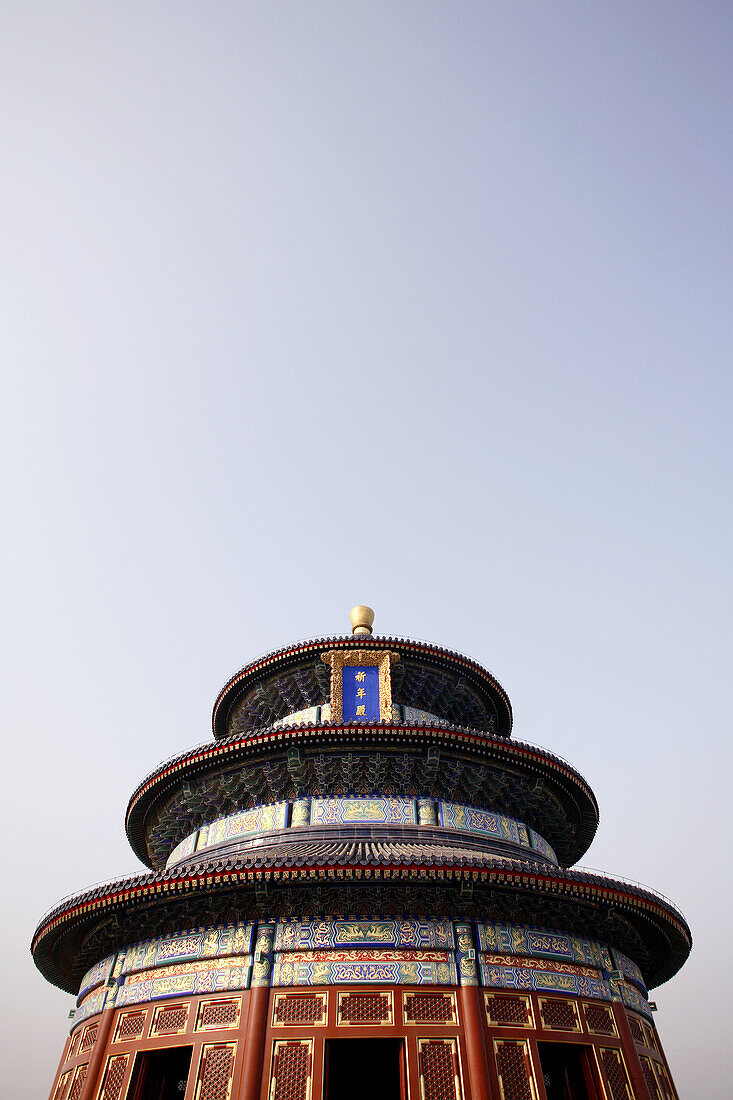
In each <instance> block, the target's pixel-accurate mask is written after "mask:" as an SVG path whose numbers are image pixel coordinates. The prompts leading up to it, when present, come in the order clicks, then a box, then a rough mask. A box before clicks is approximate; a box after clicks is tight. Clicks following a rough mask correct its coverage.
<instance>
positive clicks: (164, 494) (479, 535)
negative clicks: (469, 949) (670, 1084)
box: [0, 0, 733, 1100]
mask: <svg viewBox="0 0 733 1100" xmlns="http://www.w3.org/2000/svg"><path fill="white" fill-rule="evenodd" d="M732 29H733V13H732V11H731V7H730V5H729V4H726V3H723V2H720V3H717V2H713V0H703V2H700V0H697V2H694V3H693V2H690V3H681V2H674V0H673V2H665V3H661V2H650V3H639V2H638V0H633V2H631V0H630V2H616V3H603V2H598V3H593V4H588V3H580V2H574V3H571V2H568V3H565V2H554V3H547V2H539V0H537V2H533V3H530V2H513V3H509V2H506V3H499V2H495V0H493V2H486V0H484V2H481V3H469V2H461V3H458V4H451V3H445V2H441V3H435V2H430V0H420V2H410V0H398V2H395V0H389V2H379V0H373V2H369V3H363V2H356V0H352V2H351V3H347V4H344V3H340V2H332V3H310V2H290V3H286V2H278V0H273V2H268V3H230V2H227V3H221V2H216V0H214V2H209V3H206V4H203V3H186V2H184V3H181V2H176V3H155V2H153V3H149V2H146V3H135V2H132V3H125V4H109V3H103V2H100V3H96V4H89V3H68V4H63V5H60V4H51V3H46V4H39V3H34V2H31V0H23V2H11V0H5V2H4V3H2V4H1V5H0V127H1V132H2V135H3V141H2V148H3V153H2V161H3V166H2V173H1V181H2V182H1V184H0V202H1V203H2V208H1V209H2V217H1V218H0V256H1V257H2V259H1V261H0V303H1V304H0V310H1V313H2V330H1V334H0V340H1V347H2V364H3V367H2V370H3V381H4V385H3V399H2V403H1V405H2V407H1V408H0V417H1V418H2V449H3V452H2V465H3V470H4V489H3V497H4V500H3V504H2V513H3V520H4V522H3V529H4V535H3V539H2V557H3V565H2V579H3V583H4V589H5V591H4V595H3V620H4V625H5V631H4V632H3V633H4V638H3V643H2V645H3V648H2V654H1V655H0V667H1V668H2V674H3V680H4V681H5V683H4V687H3V691H2V731H3V738H4V746H5V747H4V758H5V761H6V767H5V769H4V771H3V776H2V783H3V791H2V803H1V804H2V810H3V821H4V829H3V831H4V835H5V837H6V842H5V850H4V867H5V873H4V875H3V881H4V884H5V903H4V906H3V912H2V919H3V924H4V930H3V933H2V935H3V946H4V956H5V957H4V996H3V997H2V999H1V1004H2V1011H3V1013H4V1014H6V1016H7V1019H6V1021H5V1022H4V1023H2V1025H0V1038H1V1039H2V1042H3V1044H4V1045H5V1050H4V1051H3V1054H2V1058H3V1092H4V1095H5V1096H7V1097H8V1100H10V1098H11V1097H12V1098H16V1097H17V1098H18V1100H25V1098H26V1097H31V1096H43V1095H44V1093H45V1092H46V1091H47V1090H48V1089H49V1088H50V1084H51V1079H52V1075H53V1072H54V1069H55V1066H56V1063H57V1060H58V1057H59V1054H60V1052H61V1047H62V1041H63V1037H64V1034H65V1028H66V1026H67V1020H66V1014H67V1011H68V1009H69V1007H70V1006H71V998H70V997H68V996H66V995H65V994H62V993H60V992H59V991H57V990H55V989H53V988H51V987H49V986H47V985H46V983H45V982H44V980H43V979H42V978H41V977H40V975H38V974H37V972H36V971H35V969H34V968H33V966H32V963H31V961H30V957H29V955H28V943H29V940H30V937H31V934H32V931H33V928H34V927H35V924H36V921H37V920H38V919H39V917H40V916H41V914H42V913H43V912H44V910H45V909H46V908H47V907H49V906H50V905H51V904H53V903H54V902H55V901H57V900H58V899H59V898H60V897H61V896H63V895H65V894H67V893H70V892H72V891H75V890H77V889H81V888H83V887H85V886H87V885H89V884H90V883H92V882H95V881H97V880H100V879H105V878H108V877H112V876H114V875H115V874H118V873H122V872H128V871H133V870H134V869H136V866H137V865H136V860H135V858H134V857H133V856H132V853H131V852H130V850H129V848H128V846H127V843H126V841H125V838H124V832H123V824H122V823H123V814H124V809H125V806H126V803H127V799H128V797H129V794H130V793H131V791H132V790H133V788H134V787H135V785H136V784H137V782H138V781H139V779H141V778H142V776H143V775H144V774H146V773H147V772H148V771H149V770H150V769H151V768H152V767H153V766H154V765H155V764H156V763H157V762H158V761H160V760H162V759H164V758H166V757H167V756H169V755H172V754H174V753H176V752H177V751H179V750H181V749H182V748H184V747H186V746H189V745H192V744H195V743H198V742H201V741H203V740H205V739H206V738H207V737H208V736H209V731H210V724H209V723H210V711H211V706H212V703H213V700H214V698H215V696H216V693H217V691H218V688H219V687H220V685H221V683H222V682H223V681H224V680H225V679H226V678H227V677H228V676H229V675H230V674H231V673H232V672H233V671H234V670H235V669H237V668H238V667H239V666H240V665H241V664H243V663H245V662H246V661H247V660H249V659H250V658H251V657H253V656H255V655H256V654H257V653H259V652H261V651H263V650H265V649H269V648H271V647H274V646H277V645H279V644H281V643H284V642H286V641H289V640H292V639H295V638H302V637H308V636H312V635H315V634H319V633H331V632H337V631H341V630H345V629H347V628H348V620H347V615H348V610H349V608H350V607H351V606H352V605H353V604H354V603H356V602H366V603H369V604H371V605H372V606H373V607H374V608H375V609H376V627H377V629H378V630H379V631H380V632H385V633H390V632H391V633H396V634H401V635H411V636H414V637H419V638H428V639H430V640H432V641H436V642H438V643H442V644H444V645H448V646H451V647H455V648H458V649H461V650H463V651H465V652H468V653H470V654H472V655H473V656H475V657H476V658H477V659H478V660H480V661H481V662H482V663H484V664H486V665H488V666H489V667H490V668H491V669H492V670H493V671H494V672H495V673H496V675H497V676H498V677H499V679H500V680H501V681H502V683H503V684H504V686H505V687H506V689H507V690H508V692H509V694H510V696H511V698H512V701H513V704H514V710H515V734H516V736H517V737H519V738H523V739H526V740H529V741H533V742H535V743H538V744H541V745H544V746H547V747H548V748H550V749H551V750H553V751H555V752H557V753H559V754H560V755H562V756H564V757H566V758H567V759H569V760H570V761H571V762H572V763H574V764H575V765H576V766H577V767H579V768H580V770H581V771H582V772H583V773H584V774H585V775H586V776H587V778H588V779H589V780H590V782H591V784H592V785H593V787H594V789H595V791H596V794H597V796H598V799H599V802H600V806H601V814H602V818H601V826H600V830H599V833H598V837H597V840H596V841H595V843H594V845H593V847H592V848H591V850H590V852H589V854H588V857H587V858H586V860H585V861H584V862H585V863H586V864H587V865H589V866H592V867H599V868H601V869H605V870H608V871H610V872H614V873H618V874H622V875H625V876H628V877H630V878H633V879H638V880H640V881H642V882H645V883H648V884H650V885H652V886H653V887H655V888H657V889H659V890H660V891H662V892H664V893H665V894H667V895H669V896H670V897H671V898H672V899H673V900H674V901H675V902H676V903H677V904H678V905H679V906H680V907H681V908H682V910H683V911H684V912H685V914H686V916H687V917H688V919H689V922H690V924H691V926H692V930H693V935H694V937H695V945H694V949H693V954H692V956H691V958H690V960H689V962H688V963H687V965H686V967H685V968H684V969H683V971H682V972H681V973H680V975H679V976H678V977H677V978H676V979H674V980H673V981H672V982H671V983H669V984H668V985H666V986H664V987H662V988H660V989H659V990H658V992H657V994H656V1000H657V1002H658V1004H659V1013H658V1016H657V1023H658V1026H659V1030H660V1034H661V1037H662V1041H663V1042H664V1043H665V1045H666V1047H667V1050H668V1053H669V1058H670V1063H671V1066H672V1070H673V1073H674V1075H675V1077H676V1080H677V1084H678V1087H679V1090H680V1093H681V1095H682V1096H683V1097H699V1098H703V1097H704V1098H706V1100H723V1098H724V1097H727V1096H728V1095H729V1092H728V1089H729V1082H730V1079H731V1074H732V1073H733V1067H732V1066H731V1065H730V1058H731V1044H730V1041H729V1037H728V1030H729V1028H728V1020H727V1016H726V1013H727V1012H729V1008H730V994H729V986H730V974H729V970H730V967H729V965H728V957H727V953H726V952H724V950H723V948H724V944H725V943H726V942H727V938H725V937H724V930H726V929H728V928H730V907H731V900H732V899H731V886H730V876H729V873H728V866H727V857H728V856H729V851H730V832H729V824H730V815H729V813H728V812H727V807H728V801H729V782H730V778H729V777H730V764H731V757H730V751H729V739H730V729H731V709H732V708H731V696H730V688H729V679H730V667H731V636H730V595H731V579H730V577H731V569H730V561H731V515H730V507H729V493H728V489H729V484H730V466H731V433H730V424H731V412H732V409H731V378H730V351H731V308H730V306H731V303H730V297H731V295H730V291H731V159H732V157H731V110H730V104H731V75H730V73H731V64H730V59H731V47H732V45H733V43H732V41H731V39H732V37H733V36H732V34H731V31H732ZM726 1062H727V1063H728V1064H727V1067H726Z"/></svg>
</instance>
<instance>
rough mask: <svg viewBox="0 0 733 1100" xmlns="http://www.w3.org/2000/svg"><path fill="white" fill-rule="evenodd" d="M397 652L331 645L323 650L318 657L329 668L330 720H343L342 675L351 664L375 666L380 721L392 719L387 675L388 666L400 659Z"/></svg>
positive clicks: (389, 679) (390, 692)
mask: <svg viewBox="0 0 733 1100" xmlns="http://www.w3.org/2000/svg"><path fill="white" fill-rule="evenodd" d="M399 659H400V658H399V654H397V653H391V652H390V651H389V650H387V649H377V650H374V649H352V650H345V649H334V650H331V651H330V652H329V653H322V654H321V660H322V661H323V663H324V664H326V665H329V666H330V668H331V721H332V722H333V723H335V724H338V723H339V722H342V721H343V713H344V697H343V678H342V673H343V670H344V668H350V667H353V666H354V665H356V666H363V667H364V668H374V667H376V668H377V669H378V674H379V720H380V722H391V721H392V680H391V676H390V670H391V666H392V665H393V664H394V663H396V662H397V661H399Z"/></svg>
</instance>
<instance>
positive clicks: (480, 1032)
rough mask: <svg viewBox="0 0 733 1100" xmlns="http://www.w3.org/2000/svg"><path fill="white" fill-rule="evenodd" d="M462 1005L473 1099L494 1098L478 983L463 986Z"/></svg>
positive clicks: (491, 1099)
mask: <svg viewBox="0 0 733 1100" xmlns="http://www.w3.org/2000/svg"><path fill="white" fill-rule="evenodd" d="M461 1007H462V1009H463V1021H464V1025H465V1037H466V1054H467V1055H468V1079H469V1081H470V1084H471V1095H472V1097H473V1100H493V1097H492V1094H491V1086H490V1085H489V1065H488V1059H487V1057H486V1043H485V1040H484V1022H483V1018H482V1016H483V1013H482V1005H481V990H480V989H479V987H478V986H477V985H464V986H461Z"/></svg>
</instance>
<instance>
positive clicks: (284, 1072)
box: [269, 1039, 313, 1100]
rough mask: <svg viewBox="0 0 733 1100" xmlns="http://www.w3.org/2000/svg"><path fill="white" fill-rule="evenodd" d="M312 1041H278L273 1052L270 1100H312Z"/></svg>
mask: <svg viewBox="0 0 733 1100" xmlns="http://www.w3.org/2000/svg"><path fill="white" fill-rule="evenodd" d="M312 1048H313V1043H312V1040H311V1039H294V1040H289V1039H276V1040H275V1043H274V1044H273V1051H272V1072H271V1074H270V1096H269V1100H310V1091H311V1074H312V1067H313V1053H312Z"/></svg>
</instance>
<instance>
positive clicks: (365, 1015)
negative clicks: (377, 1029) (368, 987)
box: [336, 990, 393, 1025]
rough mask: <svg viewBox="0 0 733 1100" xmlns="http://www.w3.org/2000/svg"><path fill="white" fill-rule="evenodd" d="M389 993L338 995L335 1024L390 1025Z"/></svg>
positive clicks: (391, 1013)
mask: <svg viewBox="0 0 733 1100" xmlns="http://www.w3.org/2000/svg"><path fill="white" fill-rule="evenodd" d="M392 1016H393V1011H392V993H391V991H389V990H388V991H385V992H382V991H379V992H369V993H365V992H361V991H359V992H358V993H341V992H340V993H339V995H338V1015H337V1019H336V1023H337V1024H343V1025H347V1024H380V1025H382V1024H391V1023H392Z"/></svg>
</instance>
